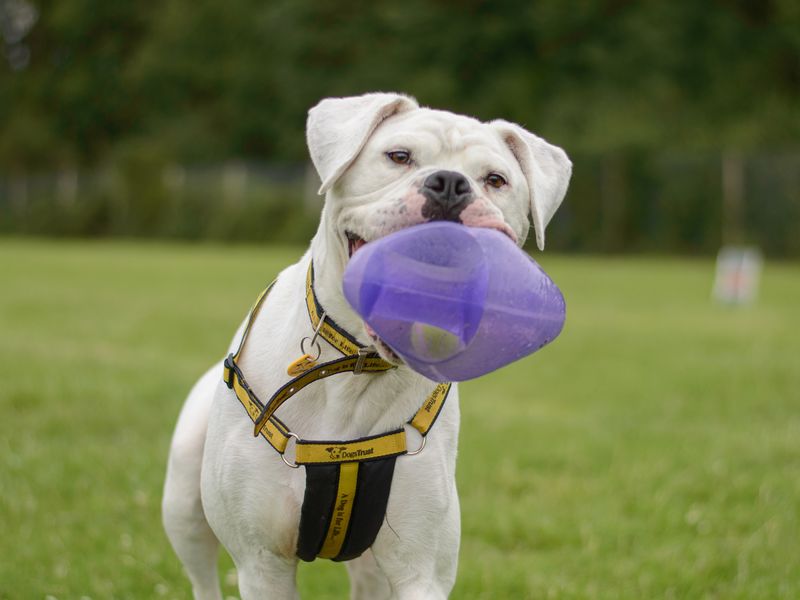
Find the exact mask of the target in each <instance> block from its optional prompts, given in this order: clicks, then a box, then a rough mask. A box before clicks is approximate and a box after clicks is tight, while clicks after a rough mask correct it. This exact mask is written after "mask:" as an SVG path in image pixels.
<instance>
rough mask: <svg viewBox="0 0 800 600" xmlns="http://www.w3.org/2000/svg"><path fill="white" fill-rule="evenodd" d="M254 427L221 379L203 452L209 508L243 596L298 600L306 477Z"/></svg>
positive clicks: (210, 519) (211, 522) (204, 493)
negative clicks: (256, 435)
mask: <svg viewBox="0 0 800 600" xmlns="http://www.w3.org/2000/svg"><path fill="white" fill-rule="evenodd" d="M252 431H253V429H252V423H251V422H250V421H249V420H247V419H242V413H241V406H240V405H239V404H238V403H234V402H231V398H230V396H229V392H228V389H227V388H226V387H225V386H224V384H222V385H221V386H220V387H219V388H218V397H217V399H216V401H215V402H214V404H213V405H212V409H211V418H210V419H209V426H208V434H207V440H206V447H205V453H204V456H203V470H202V476H201V489H202V501H203V509H204V511H205V514H206V517H207V519H208V523H209V525H210V526H211V528H212V529H213V530H214V533H215V534H216V536H217V538H218V539H219V541H220V542H221V543H222V545H223V546H225V549H226V550H227V551H228V553H229V554H230V555H231V558H233V562H234V563H235V565H236V570H237V573H238V578H239V592H240V596H241V598H242V600H295V599H296V598H297V597H298V595H297V588H296V584H295V579H296V570H297V558H296V557H295V548H296V546H297V528H298V521H299V517H300V501H301V500H302V488H303V483H304V478H303V475H302V473H298V470H293V469H289V468H288V467H287V466H286V465H285V464H284V463H283V461H282V460H281V459H280V457H279V456H278V454H277V453H276V452H275V451H273V450H272V448H270V447H269V446H268V445H267V444H265V443H264V440H263V439H262V438H254V437H253V433H252Z"/></svg>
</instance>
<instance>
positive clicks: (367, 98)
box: [306, 93, 572, 354]
mask: <svg viewBox="0 0 800 600" xmlns="http://www.w3.org/2000/svg"><path fill="white" fill-rule="evenodd" d="M306 134H307V140H308V148H309V151H310V153H311V159H312V161H313V162H314V166H315V167H316V169H317V172H318V173H319V176H320V179H321V180H322V186H321V187H320V193H321V194H326V205H325V215H324V217H323V223H324V226H326V227H327V228H328V231H327V235H328V236H330V235H331V234H333V235H334V236H335V239H336V241H335V242H334V245H335V246H336V248H337V249H338V251H337V254H339V260H338V261H337V262H338V263H339V264H340V265H341V267H342V269H343V267H344V266H345V265H346V263H347V260H348V259H349V257H350V256H352V254H353V252H356V251H357V250H358V249H359V248H360V247H361V246H363V245H364V244H367V243H369V242H371V241H373V240H375V239H378V238H380V237H382V236H384V235H388V234H389V233H392V232H394V231H397V230H399V229H403V228H405V227H410V226H412V225H418V224H421V223H426V222H428V221H435V220H447V221H455V222H458V223H463V224H464V225H467V226H471V227H488V228H492V229H497V230H498V231H501V232H503V233H504V234H506V235H507V236H508V237H509V238H511V239H512V240H513V241H514V242H515V243H517V244H519V245H522V244H523V243H524V242H525V239H526V238H527V236H528V231H529V229H530V222H531V221H532V223H533V227H534V230H535V232H536V242H537V245H538V246H539V248H540V249H543V248H544V232H545V227H546V226H547V223H548V222H549V221H550V219H551V217H552V216H553V213H555V211H556V209H557V208H558V206H559V205H560V204H561V201H562V200H563V199H564V194H565V193H566V190H567V185H568V184H569V179H570V175H571V172H572V163H571V162H570V160H569V158H567V155H566V153H565V152H564V151H563V150H562V149H561V148H558V147H556V146H553V145H551V144H549V143H547V142H546V141H545V140H543V139H542V138H540V137H537V136H536V135H534V134H532V133H530V132H528V131H526V130H525V129H523V128H522V127H520V126H519V125H515V124H514V123H509V122H507V121H502V120H497V121H491V122H489V123H482V122H480V121H478V120H476V119H473V118H470V117H465V116H461V115H456V114H453V113H449V112H445V111H439V110H432V109H428V108H421V107H419V105H418V104H417V103H416V101H415V100H414V99H413V98H410V97H408V96H403V95H399V94H383V93H378V94H365V95H363V96H357V97H352V98H329V99H326V100H323V101H322V102H320V103H319V104H318V105H317V106H315V107H314V108H312V109H311V110H310V111H309V116H308V124H307V129H306ZM529 216H530V220H529ZM367 333H368V334H370V337H373V338H374V337H375V336H374V332H371V331H370V330H369V328H367ZM374 341H376V342H379V340H377V339H374ZM377 345H378V348H379V350H381V346H383V344H377ZM381 353H382V354H384V352H383V351H382V352H381Z"/></svg>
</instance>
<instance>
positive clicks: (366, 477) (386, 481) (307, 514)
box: [297, 456, 397, 562]
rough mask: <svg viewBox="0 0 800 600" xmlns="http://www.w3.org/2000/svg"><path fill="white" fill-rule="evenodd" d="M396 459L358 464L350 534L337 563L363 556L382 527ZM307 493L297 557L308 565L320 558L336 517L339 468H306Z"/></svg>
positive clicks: (390, 458) (337, 466)
mask: <svg viewBox="0 0 800 600" xmlns="http://www.w3.org/2000/svg"><path fill="white" fill-rule="evenodd" d="M396 460H397V457H396V456H390V457H388V458H380V459H376V460H368V461H363V462H359V470H358V483H357V484H356V493H355V498H354V499H353V507H352V513H351V515H350V520H349V523H348V528H347V533H346V534H345V539H344V542H343V544H342V547H341V550H340V551H339V553H338V554H337V555H336V556H335V557H333V558H332V560H335V561H344V560H351V559H353V558H357V557H359V556H361V555H362V554H363V553H364V552H365V551H366V550H367V549H368V548H369V547H370V546H372V544H373V543H374V541H375V538H376V537H377V535H378V531H380V528H381V525H383V520H384V516H385V515H386V505H387V504H388V502H389V493H390V492H391V489H392V476H393V474H394V464H395V461H396ZM305 469H306V490H305V496H304V498H303V507H302V509H301V511H300V535H299V537H298V540H297V556H298V557H299V558H300V559H302V560H304V561H307V562H311V561H313V560H314V559H315V558H317V556H319V554H320V551H321V549H322V545H323V543H324V541H325V536H326V535H327V532H328V529H329V527H330V524H331V519H332V518H333V513H334V510H335V504H336V499H337V490H338V486H339V473H340V465H337V464H332V465H331V464H321V465H306V466H305Z"/></svg>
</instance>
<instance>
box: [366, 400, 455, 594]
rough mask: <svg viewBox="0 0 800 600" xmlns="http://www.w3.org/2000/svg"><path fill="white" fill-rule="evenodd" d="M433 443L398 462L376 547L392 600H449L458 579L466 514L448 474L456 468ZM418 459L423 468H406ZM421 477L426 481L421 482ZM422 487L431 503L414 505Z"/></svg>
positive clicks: (452, 479)
mask: <svg viewBox="0 0 800 600" xmlns="http://www.w3.org/2000/svg"><path fill="white" fill-rule="evenodd" d="M452 407H453V405H451V408H452ZM443 425H444V424H443ZM432 441H433V443H432V444H430V446H431V448H426V449H425V452H424V453H422V454H420V455H419V456H415V457H413V458H411V459H410V460H409V462H408V463H405V462H401V461H400V460H398V465H397V470H396V471H395V479H394V481H393V483H392V494H393V496H392V497H390V498H389V510H388V511H387V515H386V518H387V524H386V525H385V526H384V527H383V528H382V529H381V531H380V533H379V534H378V537H377V539H376V540H375V544H374V545H373V546H372V552H373V554H374V557H375V561H376V563H377V564H378V566H379V567H380V570H381V571H382V572H383V573H385V574H386V577H387V578H388V580H389V584H390V586H391V589H392V595H391V596H390V597H391V598H392V599H393V600H423V599H424V600H444V599H445V598H447V597H448V596H449V595H450V591H451V590H452V588H453V585H454V583H455V580H456V570H457V567H458V547H459V542H460V539H461V516H460V509H459V502H458V494H457V492H456V487H455V481H454V477H452V476H449V475H447V474H446V470H447V469H448V466H449V469H450V470H451V471H450V472H452V467H453V466H454V465H453V464H452V462H451V463H450V464H449V465H448V466H445V465H444V464H443V463H442V462H441V461H438V460H437V456H436V455H437V444H436V441H434V440H432ZM429 450H430V452H429ZM414 460H416V461H417V462H418V463H419V464H420V465H422V466H423V469H421V470H420V471H416V470H412V469H410V468H408V469H407V468H406V467H409V466H410V465H411V464H412V462H411V461H414ZM426 463H427V464H426ZM420 473H423V474H425V476H426V478H425V479H420V478H419V474H420ZM421 489H425V490H426V493H425V500H426V501H425V502H424V503H417V502H414V501H413V500H414V499H415V498H417V497H418V495H419V491H420V490H421ZM422 507H424V510H422V509H421V508H422Z"/></svg>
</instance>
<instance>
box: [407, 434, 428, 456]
mask: <svg viewBox="0 0 800 600" xmlns="http://www.w3.org/2000/svg"><path fill="white" fill-rule="evenodd" d="M414 431H417V430H416V428H415V429H414ZM417 433H419V431H417ZM419 435H420V437H421V438H422V442H421V443H420V445H419V448H417V449H416V450H406V456H414V455H416V454H419V453H420V452H422V451H423V450H424V449H425V442H426V441H427V440H428V438H427V437H426V436H424V435H422V434H421V433H420V434H419Z"/></svg>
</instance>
